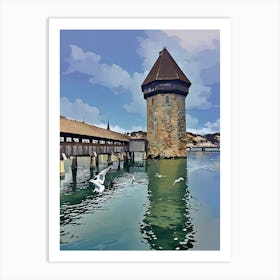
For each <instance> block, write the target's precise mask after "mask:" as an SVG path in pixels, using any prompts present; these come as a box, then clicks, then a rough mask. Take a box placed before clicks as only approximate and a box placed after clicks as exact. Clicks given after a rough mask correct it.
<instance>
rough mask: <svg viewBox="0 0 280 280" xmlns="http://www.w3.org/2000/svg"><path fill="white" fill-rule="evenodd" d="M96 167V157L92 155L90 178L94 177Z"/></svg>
mask: <svg viewBox="0 0 280 280" xmlns="http://www.w3.org/2000/svg"><path fill="white" fill-rule="evenodd" d="M94 167H95V157H93V156H91V157H90V163H89V171H90V179H92V178H93V175H94Z"/></svg>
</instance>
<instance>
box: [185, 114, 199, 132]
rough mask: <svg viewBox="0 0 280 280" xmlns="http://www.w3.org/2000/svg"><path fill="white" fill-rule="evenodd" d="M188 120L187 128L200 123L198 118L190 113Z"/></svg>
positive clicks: (187, 116)
mask: <svg viewBox="0 0 280 280" xmlns="http://www.w3.org/2000/svg"><path fill="white" fill-rule="evenodd" d="M186 122H187V129H188V128H192V127H195V126H196V125H198V119H197V118H194V117H192V116H191V115H189V114H187V115H186Z"/></svg>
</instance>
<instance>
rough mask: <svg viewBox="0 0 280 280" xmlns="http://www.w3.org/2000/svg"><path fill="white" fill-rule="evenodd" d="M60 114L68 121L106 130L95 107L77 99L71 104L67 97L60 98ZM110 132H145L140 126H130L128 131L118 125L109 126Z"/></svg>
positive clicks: (105, 125) (105, 124)
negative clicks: (80, 122) (81, 122)
mask: <svg viewBox="0 0 280 280" xmlns="http://www.w3.org/2000/svg"><path fill="white" fill-rule="evenodd" d="M60 114H61V115H62V116H64V117H66V118H69V119H73V120H77V121H84V122H86V123H88V124H91V125H95V126H98V127H101V128H107V123H103V122H101V120H102V116H101V115H100V112H99V109H98V108H97V107H94V106H90V105H89V104H87V103H84V102H83V101H82V100H81V99H79V98H78V99H76V100H75V101H74V102H71V101H70V100H69V99H68V98H67V97H61V98H60ZM110 130H112V131H116V132H120V133H126V132H132V131H138V130H142V131H145V129H144V128H143V127H142V126H132V127H131V128H129V129H125V128H123V127H121V126H119V125H113V124H110Z"/></svg>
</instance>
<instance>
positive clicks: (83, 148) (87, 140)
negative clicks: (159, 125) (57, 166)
mask: <svg viewBox="0 0 280 280" xmlns="http://www.w3.org/2000/svg"><path fill="white" fill-rule="evenodd" d="M146 148H147V145H146V140H145V139H134V138H132V137H131V136H129V135H126V134H122V133H118V132H115V131H111V130H110V129H104V128H100V127H97V126H94V125H90V124H87V123H85V122H80V121H75V120H70V119H67V118H65V117H60V160H61V170H60V171H61V173H63V172H64V164H63V160H64V159H66V158H70V157H71V158H72V168H76V166H77V160H76V157H78V156H90V157H91V161H90V162H91V166H96V165H98V163H99V160H98V158H99V155H104V154H106V155H108V163H111V157H112V155H115V156H116V157H117V158H118V159H119V160H126V159H129V158H134V153H135V152H143V153H144V154H146ZM62 165H63V166H62Z"/></svg>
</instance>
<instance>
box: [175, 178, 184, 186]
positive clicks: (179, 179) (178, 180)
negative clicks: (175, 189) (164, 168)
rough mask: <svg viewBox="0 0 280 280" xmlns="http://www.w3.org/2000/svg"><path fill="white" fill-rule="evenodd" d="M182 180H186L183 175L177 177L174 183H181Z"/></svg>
mask: <svg viewBox="0 0 280 280" xmlns="http://www.w3.org/2000/svg"><path fill="white" fill-rule="evenodd" d="M180 181H184V178H183V177H180V178H178V179H176V180H175V181H174V183H173V185H175V184H176V183H179V182H180Z"/></svg>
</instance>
